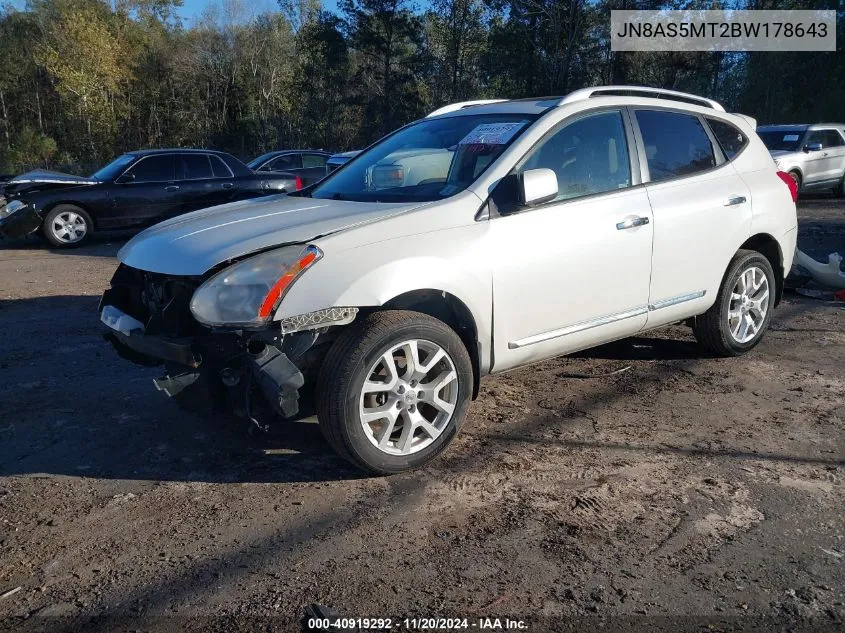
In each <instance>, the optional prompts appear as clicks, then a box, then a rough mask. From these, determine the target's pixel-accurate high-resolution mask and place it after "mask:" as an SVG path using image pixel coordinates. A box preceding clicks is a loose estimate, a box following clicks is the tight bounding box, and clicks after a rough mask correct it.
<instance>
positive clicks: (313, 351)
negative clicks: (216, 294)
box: [99, 264, 357, 427]
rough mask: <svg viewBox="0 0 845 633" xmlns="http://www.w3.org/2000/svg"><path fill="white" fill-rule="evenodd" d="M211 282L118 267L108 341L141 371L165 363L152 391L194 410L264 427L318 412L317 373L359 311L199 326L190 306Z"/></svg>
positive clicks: (104, 311) (104, 315)
mask: <svg viewBox="0 0 845 633" xmlns="http://www.w3.org/2000/svg"><path fill="white" fill-rule="evenodd" d="M206 281H208V279H207V278H206V277H192V276H173V275H164V274H160V273H152V272H147V271H142V270H138V269H135V268H132V267H130V266H127V265H125V264H121V265H120V267H119V268H118V270H117V271H116V273H115V275H114V277H113V278H112V282H111V288H110V289H109V290H107V291H106V292H105V293H104V294H103V298H102V300H101V302H100V308H99V312H100V318H101V320H102V321H103V323H105V324H106V325H107V326H108V327H109V330H108V332H107V333H106V335H105V337H106V339H108V340H109V341H110V342H111V344H112V345H113V346H114V348H115V350H116V351H117V353H118V354H119V355H120V356H121V357H122V358H125V359H127V360H130V361H132V362H134V363H136V364H140V365H144V366H159V365H163V366H164V368H165V374H164V375H163V376H161V377H159V378H156V379H155V380H154V383H155V386H156V387H157V388H158V389H159V390H160V391H163V392H164V393H166V394H167V395H168V396H170V397H173V398H174V399H176V400H177V401H178V402H179V404H180V405H183V406H185V407H186V408H189V409H193V410H228V411H231V412H233V413H235V414H237V415H239V416H241V417H244V418H246V419H248V420H251V421H252V422H254V423H255V424H257V425H259V426H261V427H265V426H266V424H265V422H264V420H266V419H268V418H272V417H276V416H280V417H282V418H286V419H291V418H297V417H301V416H303V415H307V414H309V413H310V412H311V411H312V410H313V399H314V398H313V385H314V384H315V383H316V374H317V371H318V369H319V366H320V363H321V361H322V358H323V357H324V355H325V353H326V351H327V349H328V347H329V345H330V344H331V341H332V339H333V334H334V332H333V328H331V327H330V326H332V325H340V324H343V323H348V322H350V321H352V320H353V319H354V318H355V313H356V312H357V309H356V308H331V309H328V310H321V311H319V312H315V313H313V314H310V315H303V316H301V317H294V318H293V319H286V320H284V321H282V322H279V321H272V320H268V321H266V322H265V323H262V324H259V325H255V326H252V327H230V326H224V325H206V324H203V323H201V322H200V321H199V320H197V318H195V316H194V314H193V313H192V310H191V300H192V298H193V297H194V295H195V293H196V291H197V289H198V288H199V287H200V286H201V285H202V284H203V283H204V282H206Z"/></svg>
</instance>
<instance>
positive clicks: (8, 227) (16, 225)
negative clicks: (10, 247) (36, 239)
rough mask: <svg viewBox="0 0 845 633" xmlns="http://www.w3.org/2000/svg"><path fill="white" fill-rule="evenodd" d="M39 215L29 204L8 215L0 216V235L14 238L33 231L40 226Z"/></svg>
mask: <svg viewBox="0 0 845 633" xmlns="http://www.w3.org/2000/svg"><path fill="white" fill-rule="evenodd" d="M41 221H42V220H41V216H40V215H38V212H37V211H36V210H35V209H33V208H32V207H31V206H26V207H24V208H23V209H21V210H20V211H16V212H15V213H13V214H11V215H10V216H8V217H5V218H0V236H3V237H8V238H15V237H23V236H25V235H29V234H30V233H34V232H35V231H37V230H38V228H39V227H40V226H41Z"/></svg>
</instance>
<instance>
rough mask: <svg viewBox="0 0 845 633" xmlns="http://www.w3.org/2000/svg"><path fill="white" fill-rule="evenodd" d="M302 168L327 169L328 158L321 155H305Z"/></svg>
mask: <svg viewBox="0 0 845 633" xmlns="http://www.w3.org/2000/svg"><path fill="white" fill-rule="evenodd" d="M302 166H303V167H325V166H326V157H325V156H321V155H320V154H303V155H302Z"/></svg>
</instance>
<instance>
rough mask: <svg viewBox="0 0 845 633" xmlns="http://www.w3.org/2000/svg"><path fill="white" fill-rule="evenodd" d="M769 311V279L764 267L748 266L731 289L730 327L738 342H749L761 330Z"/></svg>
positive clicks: (729, 306)
mask: <svg viewBox="0 0 845 633" xmlns="http://www.w3.org/2000/svg"><path fill="white" fill-rule="evenodd" d="M768 311H769V279H768V278H767V277H766V273H765V272H764V271H763V269H762V268H759V267H757V266H751V267H750V268H746V269H745V270H744V271H743V272H742V274H741V275H740V276H739V278H738V279H737V280H736V284H735V285H734V287H733V290H732V291H731V299H730V303H729V305H728V329H729V330H730V333H731V336H732V337H733V339H734V340H735V341H736V342H737V343H748V342H749V341H751V340H752V339H753V338H754V337H755V336H757V334H758V333H759V332H760V330H761V328H762V327H763V323H764V322H765V321H766V313H767V312H768Z"/></svg>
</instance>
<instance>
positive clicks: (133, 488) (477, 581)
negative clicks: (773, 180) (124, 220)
mask: <svg viewBox="0 0 845 633" xmlns="http://www.w3.org/2000/svg"><path fill="white" fill-rule="evenodd" d="M120 243H121V241H120V240H115V241H105V240H102V239H101V240H100V241H99V242H98V243H96V244H94V245H91V246H89V247H86V248H83V249H80V250H77V251H72V252H67V253H58V252H51V251H49V250H48V249H46V248H45V247H44V245H43V244H41V243H40V242H37V241H35V240H32V241H19V242H6V243H3V244H0V323H2V326H3V327H2V328H0V385H2V396H0V628H3V627H5V628H8V629H15V628H18V629H21V628H23V629H27V628H32V629H33V630H45V631H69V630H72V629H74V627H83V628H91V627H94V626H95V625H96V624H97V623H99V624H100V625H102V626H103V627H104V630H105V629H108V630H116V629H120V630H125V629H127V628H132V629H134V628H137V629H139V630H150V629H156V630H157V629H161V628H166V627H168V626H170V627H174V628H176V629H180V630H181V629H204V628H215V629H219V630H244V629H246V628H261V629H262V630H270V629H272V630H277V631H288V630H292V631H295V630H299V628H300V620H301V618H302V616H303V615H304V612H305V607H306V605H308V604H309V603H320V604H326V605H331V606H332V607H334V608H335V609H337V610H338V611H340V612H341V613H342V614H344V615H348V616H356V617H392V618H394V621H398V619H399V618H401V617H404V616H414V615H415V616H435V615H447V616H465V617H469V618H472V620H471V621H470V622H471V623H473V622H477V618H478V617H483V616H509V617H511V618H525V619H532V620H533V623H532V624H531V625H530V628H529V630H533V631H544V630H554V629H562V628H564V627H566V626H572V625H573V623H578V627H580V630H585V631H587V630H592V629H595V628H597V627H598V626H599V624H602V626H605V627H609V628H613V626H614V625H615V626H616V627H617V628H626V629H627V630H633V629H643V630H645V629H647V630H656V629H661V630H681V629H691V630H699V629H702V628H705V629H706V625H710V626H711V627H715V630H724V628H725V627H730V626H734V625H737V624H742V625H746V626H747V627H748V628H750V629H752V630H758V629H762V628H763V627H764V626H765V627H766V630H781V629H782V628H784V626H783V625H784V623H785V622H790V623H798V628H799V629H802V630H803V629H807V630H834V629H838V630H842V629H841V628H839V627H842V626H843V620H845V395H843V394H845V310H843V305H842V304H841V303H839V304H837V303H832V302H823V301H816V300H811V299H806V298H802V297H799V296H797V295H795V294H789V295H787V296H786V298H785V301H784V302H783V304H782V305H781V307H780V308H779V309H778V310H777V312H776V313H775V318H774V322H773V326H772V329H771V331H770V332H769V333H768V334H767V335H766V338H765V339H764V341H763V343H762V344H761V345H760V346H759V347H758V348H757V349H756V350H755V351H754V352H753V353H751V354H749V355H747V356H745V357H743V358H739V359H730V360H725V359H713V358H709V357H707V356H706V355H704V354H702V352H700V351H699V349H698V348H697V347H696V346H695V345H694V341H693V339H692V336H691V335H690V333H689V331H688V330H687V329H686V328H682V327H673V328H669V329H666V330H662V331H659V332H655V333H649V334H647V335H645V336H643V337H641V338H636V339H630V340H626V341H623V342H621V343H617V344H614V345H612V346H607V347H603V348H600V349H597V350H593V351H591V352H589V353H586V354H583V355H582V356H581V357H579V358H563V359H559V360H555V361H550V362H546V363H543V364H540V365H537V366H533V367H530V368H527V369H523V370H520V371H516V372H512V373H509V374H506V375H502V376H499V377H496V378H491V379H488V380H487V381H486V382H484V383H483V385H482V392H481V395H480V397H479V399H478V400H477V401H476V402H475V403H474V405H473V407H472V409H471V414H470V419H469V420H468V422H467V424H466V426H465V431H464V432H463V433H462V435H461V436H460V437H459V438H458V440H457V441H456V442H455V444H454V445H453V446H452V448H451V450H449V451H448V453H447V454H446V456H445V457H444V458H442V459H440V460H439V461H437V462H436V463H435V464H434V465H432V466H431V467H429V468H427V469H425V470H423V471H420V472H415V473H412V474H409V475H404V476H396V477H390V478H373V479H368V478H362V477H360V476H359V475H358V474H357V473H356V472H355V471H353V470H351V469H350V468H348V467H346V466H345V465H344V464H343V463H342V462H341V461H339V460H338V459H337V458H335V457H334V456H333V455H332V454H330V453H329V451H328V448H327V447H326V445H325V444H324V442H323V441H322V439H321V437H320V435H319V432H318V429H317V428H316V425H315V424H313V423H297V424H289V425H282V426H280V427H279V428H278V429H277V430H276V431H275V432H274V433H272V434H270V435H269V436H264V437H261V438H258V439H255V438H249V437H247V435H246V433H245V432H244V428H243V427H241V426H238V425H236V424H234V423H233V422H231V421H229V420H208V419H202V418H200V417H196V416H191V415H188V414H185V413H183V412H180V411H179V410H177V409H176V408H175V407H174V406H173V405H172V404H171V403H169V402H168V401H167V399H166V398H165V397H164V396H163V395H161V394H159V393H157V392H156V391H155V390H154V389H153V386H152V383H151V378H152V377H154V376H155V375H156V370H146V369H141V368H138V367H135V366H133V365H130V364H129V363H127V362H124V361H121V360H120V359H118V358H117V357H116V355H115V354H114V353H113V352H112V350H111V349H110V348H109V346H108V345H107V343H106V342H105V341H103V340H102V338H101V337H100V326H99V323H98V320H97V315H96V307H97V301H98V298H99V294H100V292H101V291H102V289H103V288H105V287H106V285H107V283H108V280H109V278H110V276H111V274H112V272H113V270H114V268H115V266H116V260H115V257H114V256H115V253H116V252H117V249H118V248H119V246H120ZM799 245H800V246H801V247H802V248H803V249H804V250H806V251H808V252H810V253H811V254H813V255H815V256H816V257H819V258H821V256H826V254H827V253H828V252H830V251H832V250H835V249H837V248H838V249H839V250H840V251H842V252H845V205H843V203H842V202H841V201H834V200H832V199H823V198H821V199H814V200H809V201H806V202H804V203H802V205H801V236H800V238H799ZM626 366H630V367H631V369H630V370H629V371H626V372H623V373H619V374H615V375H613V376H609V377H604V378H601V377H600V378H592V379H578V378H571V377H568V376H566V375H565V374H571V373H573V372H579V373H588V374H603V373H607V372H612V371H614V370H617V369H621V368H624V367H626ZM17 588H19V590H17V591H15V589H17ZM50 616H52V617H50ZM207 616H214V617H213V618H209V617H207ZM268 616H272V619H265V618H267V617H268ZM625 616H636V617H635V618H634V619H633V620H628V619H625ZM126 617H130V618H132V621H131V622H130V620H127V619H122V618H126ZM92 618H93V620H92ZM103 618H114V619H106V620H103ZM137 618H143V619H141V620H138V619H137ZM541 618H542V620H540V619H541ZM667 618H670V619H667ZM671 618H675V619H671ZM761 618H773V619H774V622H775V625H764V624H763V623H762V620H761ZM142 624H143V625H142ZM130 625H131V626H130ZM136 625H137V626H136ZM790 626H791V625H790ZM720 627H721V628H720ZM471 628H473V627H471ZM710 630H714V629H713V628H711V629H710ZM784 630H785V629H784ZM789 630H795V629H793V628H790V629H789Z"/></svg>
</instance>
